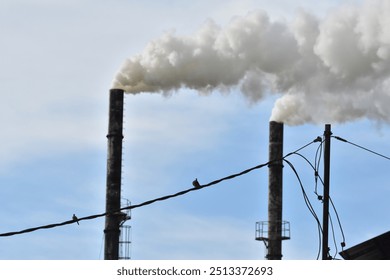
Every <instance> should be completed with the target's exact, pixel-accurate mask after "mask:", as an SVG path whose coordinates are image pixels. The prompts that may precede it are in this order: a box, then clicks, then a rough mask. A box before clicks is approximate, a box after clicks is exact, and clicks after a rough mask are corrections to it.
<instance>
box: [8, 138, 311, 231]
mask: <svg viewBox="0 0 390 280" xmlns="http://www.w3.org/2000/svg"><path fill="white" fill-rule="evenodd" d="M315 141H316V140H314V141H311V142H309V143H308V144H306V145H304V146H302V147H301V148H299V149H297V150H295V151H294V152H291V153H288V154H287V155H285V156H284V157H283V158H281V159H276V160H272V161H268V162H266V163H263V164H259V165H257V166H254V167H252V168H249V169H246V170H244V171H241V172H239V173H236V174H232V175H229V176H226V177H224V178H221V179H217V180H215V181H212V182H210V183H207V184H204V185H199V186H194V187H193V188H190V189H186V190H183V191H180V192H177V193H175V194H171V195H166V196H162V197H158V198H155V199H152V200H148V201H145V202H142V203H139V204H133V205H130V206H126V207H122V208H120V209H118V210H115V211H112V212H105V213H101V214H95V215H91V216H86V217H81V218H77V219H76V220H73V219H71V220H67V221H64V222H61V223H54V224H48V225H43V226H38V227H32V228H27V229H24V230H20V231H13V232H6V233H1V234H0V237H6V236H13V235H19V234H24V233H29V232H33V231H37V230H41V229H51V228H55V227H60V226H65V225H70V224H73V223H76V222H79V221H83V220H93V219H96V218H100V217H104V216H107V215H116V214H118V213H119V212H121V211H123V210H131V209H135V208H140V207H143V206H146V205H150V204H153V203H155V202H158V201H163V200H168V199H171V198H174V197H178V196H182V195H185V194H187V193H189V192H193V191H198V190H200V189H203V188H207V187H211V186H213V185H216V184H219V183H221V182H223V181H226V180H231V179H233V178H236V177H239V176H242V175H245V174H247V173H249V172H251V171H254V170H256V169H260V168H263V167H265V166H268V165H269V164H271V163H273V162H275V161H279V160H284V159H285V158H286V157H288V156H291V155H292V154H294V153H296V152H298V151H300V150H302V149H304V148H306V147H308V146H309V145H311V144H313V143H314V142H315Z"/></svg>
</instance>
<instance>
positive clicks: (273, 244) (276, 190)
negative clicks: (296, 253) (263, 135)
mask: <svg viewBox="0 0 390 280" xmlns="http://www.w3.org/2000/svg"><path fill="white" fill-rule="evenodd" d="M282 158H283V123H279V122H275V121H271V122H270V123H269V161H270V162H271V163H270V164H269V166H268V167H269V170H268V223H269V224H268V254H267V259H269V260H281V259H282V201H283V199H282V195H283V160H282Z"/></svg>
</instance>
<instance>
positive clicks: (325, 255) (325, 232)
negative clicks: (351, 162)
mask: <svg viewBox="0 0 390 280" xmlns="http://www.w3.org/2000/svg"><path fill="white" fill-rule="evenodd" d="M331 135H332V131H331V125H330V124H326V125H325V132H324V140H325V141H324V197H323V221H322V259H323V260H329V259H330V258H329V245H328V239H329V182H330V139H331Z"/></svg>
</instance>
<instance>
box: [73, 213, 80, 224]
mask: <svg viewBox="0 0 390 280" xmlns="http://www.w3.org/2000/svg"><path fill="white" fill-rule="evenodd" d="M72 220H73V221H76V223H77V224H78V225H80V224H79V221H78V220H79V219H78V218H77V217H76V215H75V214H73V217H72Z"/></svg>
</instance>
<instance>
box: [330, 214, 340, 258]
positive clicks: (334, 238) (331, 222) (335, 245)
mask: <svg viewBox="0 0 390 280" xmlns="http://www.w3.org/2000/svg"><path fill="white" fill-rule="evenodd" d="M328 217H329V221H330V228H331V230H332V237H333V244H334V247H335V253H334V255H333V258H332V259H334V258H336V256H337V253H338V252H339V250H338V247H337V242H336V235H335V232H334V226H333V219H332V215H330V213H329V216H328ZM329 255H330V254H329Z"/></svg>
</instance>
